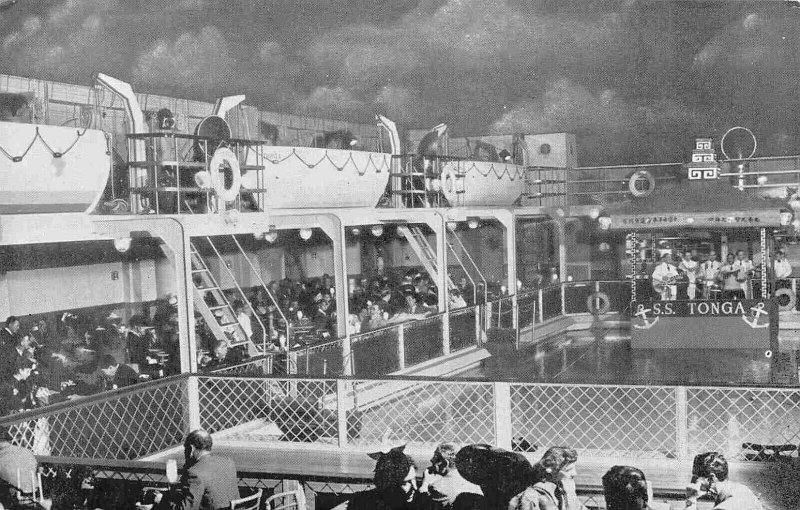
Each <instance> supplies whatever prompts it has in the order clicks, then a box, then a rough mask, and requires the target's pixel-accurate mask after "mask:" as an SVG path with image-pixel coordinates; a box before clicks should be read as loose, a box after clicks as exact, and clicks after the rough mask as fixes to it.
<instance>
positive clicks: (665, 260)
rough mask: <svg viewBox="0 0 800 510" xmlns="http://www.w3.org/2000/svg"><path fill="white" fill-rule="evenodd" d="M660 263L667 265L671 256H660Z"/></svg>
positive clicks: (666, 254) (670, 260) (667, 254)
mask: <svg viewBox="0 0 800 510" xmlns="http://www.w3.org/2000/svg"><path fill="white" fill-rule="evenodd" d="M661 262H663V263H664V264H669V263H670V262H672V254H671V253H665V254H663V255H661Z"/></svg>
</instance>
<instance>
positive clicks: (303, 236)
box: [300, 228, 314, 241]
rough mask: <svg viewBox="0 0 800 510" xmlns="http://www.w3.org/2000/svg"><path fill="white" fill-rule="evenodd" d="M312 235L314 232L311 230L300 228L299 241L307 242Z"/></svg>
mask: <svg viewBox="0 0 800 510" xmlns="http://www.w3.org/2000/svg"><path fill="white" fill-rule="evenodd" d="M313 233H314V231H313V230H311V229H310V228H301V229H300V239H302V240H303V241H308V240H309V239H311V234H313Z"/></svg>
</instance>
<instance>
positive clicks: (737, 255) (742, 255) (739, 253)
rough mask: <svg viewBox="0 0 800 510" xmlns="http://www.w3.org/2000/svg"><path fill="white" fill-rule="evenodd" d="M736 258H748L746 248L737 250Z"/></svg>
mask: <svg viewBox="0 0 800 510" xmlns="http://www.w3.org/2000/svg"><path fill="white" fill-rule="evenodd" d="M736 258H737V259H739V260H746V259H747V255H745V253H744V250H739V251H737V252H736Z"/></svg>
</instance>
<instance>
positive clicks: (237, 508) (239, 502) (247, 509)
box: [231, 489, 269, 510]
mask: <svg viewBox="0 0 800 510" xmlns="http://www.w3.org/2000/svg"><path fill="white" fill-rule="evenodd" d="M261 494H262V491H261V489H258V492H256V493H255V494H253V495H252V496H247V497H246V498H239V499H234V500H233V501H231V510H258V509H259V508H260V507H261ZM267 508H269V507H267Z"/></svg>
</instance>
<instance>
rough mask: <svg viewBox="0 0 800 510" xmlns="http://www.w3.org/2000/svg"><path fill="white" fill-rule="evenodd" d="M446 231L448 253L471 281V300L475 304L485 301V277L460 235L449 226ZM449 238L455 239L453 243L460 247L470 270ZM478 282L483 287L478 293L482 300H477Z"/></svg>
mask: <svg viewBox="0 0 800 510" xmlns="http://www.w3.org/2000/svg"><path fill="white" fill-rule="evenodd" d="M446 231H447V238H446V242H447V248H448V249H449V250H450V253H452V254H453V258H455V259H456V261H458V265H459V266H461V269H463V270H464V274H465V275H466V276H467V279H468V280H469V281H470V283H472V300H473V301H472V302H473V303H476V304H477V303H479V302H483V303H485V302H486V300H487V291H488V289H487V283H486V278H485V277H484V276H483V273H482V272H481V270H480V268H479V267H478V265H477V264H476V263H475V260H473V259H472V256H470V254H469V252H468V251H467V247H466V246H464V243H463V242H462V241H461V237H459V235H458V234H457V233H456V232H454V231H453V230H450V229H449V228H447V229H446ZM451 239H453V240H455V244H457V245H458V246H459V247H460V248H461V253H463V254H464V256H465V258H466V259H467V261H468V262H469V267H470V268H471V269H472V271H470V270H469V269H467V264H465V263H464V261H463V260H462V258H461V257H459V256H458V252H457V251H456V249H455V247H454V246H453V243H451V242H450V240H451ZM479 284H480V285H481V286H482V288H483V291H482V292H481V294H480V296H481V298H482V299H483V301H478V296H479V294H478V285H479Z"/></svg>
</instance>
